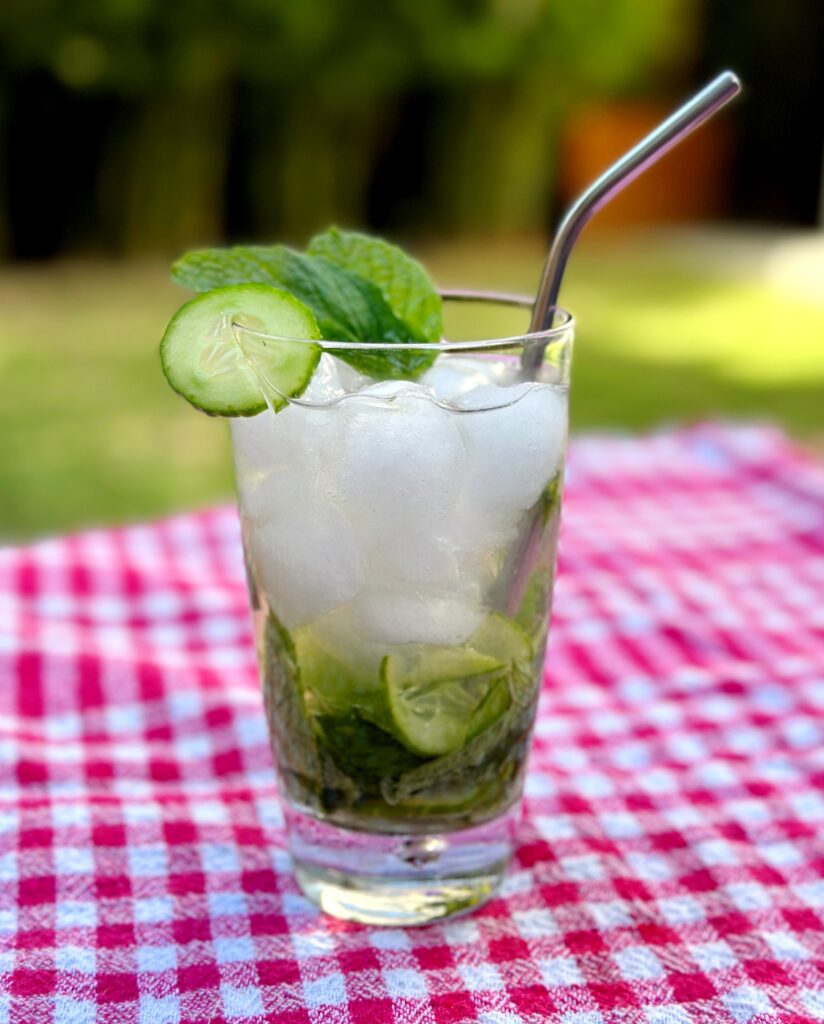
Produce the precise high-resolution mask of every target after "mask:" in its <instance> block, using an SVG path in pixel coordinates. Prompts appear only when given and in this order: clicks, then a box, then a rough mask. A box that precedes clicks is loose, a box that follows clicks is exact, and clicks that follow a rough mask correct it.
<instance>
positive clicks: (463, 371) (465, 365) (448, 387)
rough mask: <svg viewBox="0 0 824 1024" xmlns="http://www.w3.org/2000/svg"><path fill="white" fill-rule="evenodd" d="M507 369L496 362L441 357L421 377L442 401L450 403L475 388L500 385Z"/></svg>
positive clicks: (423, 382)
mask: <svg viewBox="0 0 824 1024" xmlns="http://www.w3.org/2000/svg"><path fill="white" fill-rule="evenodd" d="M504 372H505V368H504V367H503V366H502V364H501V363H500V362H499V361H497V360H491V359H482V358H474V359H473V358H462V357H461V356H444V355H441V356H439V357H438V359H437V360H436V361H435V363H434V364H433V365H432V366H431V367H430V368H429V369H428V370H427V371H426V373H424V374H422V376H421V383H422V384H426V385H428V386H429V387H430V388H432V390H433V391H434V392H435V394H436V396H437V397H438V398H439V399H440V400H441V401H451V400H453V399H455V398H457V397H459V396H460V395H463V394H466V392H467V391H471V390H472V389H473V388H478V387H481V386H482V385H485V384H498V383H500V381H501V377H502V375H503V374H504Z"/></svg>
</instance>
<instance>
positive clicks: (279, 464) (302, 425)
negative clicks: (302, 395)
mask: <svg viewBox="0 0 824 1024" xmlns="http://www.w3.org/2000/svg"><path fill="white" fill-rule="evenodd" d="M337 416H338V408H337V406H328V407H322V406H321V407H318V408H307V407H303V406H299V405H289V406H287V407H286V408H285V409H281V410H280V411H279V412H278V413H273V412H272V411H271V410H269V409H267V410H266V411H265V412H262V413H260V415H258V416H254V417H252V418H248V419H247V418H237V419H233V420H232V446H233V450H234V458H235V476H236V480H237V488H238V494H239V497H240V506H241V509H242V510H243V512H244V514H245V515H246V516H248V517H249V518H250V519H253V520H256V521H261V520H266V519H268V518H271V517H272V516H276V515H280V514H283V513H285V512H286V511H288V510H289V509H290V508H291V509H299V508H303V509H305V510H309V509H311V508H312V506H313V505H314V504H315V503H316V502H317V501H318V500H321V499H322V498H323V497H325V496H326V494H327V493H328V490H329V488H330V487H331V485H332V484H333V480H334V476H335V471H336V462H337V459H336V455H335V452H336V440H335V434H336V426H337Z"/></svg>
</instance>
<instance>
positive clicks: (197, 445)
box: [0, 244, 824, 538]
mask: <svg viewBox="0 0 824 1024" xmlns="http://www.w3.org/2000/svg"><path fill="white" fill-rule="evenodd" d="M424 255H425V258H426V260H427V262H428V264H429V265H430V267H431V268H432V270H433V273H434V274H435V276H436V277H437V279H438V280H439V281H441V282H442V283H444V284H459V283H460V284H470V285H478V286H497V287H501V288H519V289H523V290H526V291H530V290H532V289H534V286H535V283H536V277H537V272H538V269H539V267H540V262H541V251H540V246H539V245H537V244H523V245H518V246H506V247H500V246H499V247H493V248H489V247H485V246H480V245H473V246H460V247H458V246H453V247H450V248H448V249H446V248H444V249H438V250H433V251H431V252H429V253H425V254H424ZM183 297H184V293H183V292H180V291H179V290H177V289H175V288H174V287H173V286H172V285H171V284H169V283H168V275H167V271H166V268H165V267H163V266H162V265H156V266H153V265H152V266H129V265H121V266H117V265H104V264H101V265H95V264H65V265H63V264H59V265H54V266H47V267H38V268H20V269H17V268H9V269H7V270H5V271H3V272H0V308H2V310H3V316H2V320H1V321H0V371H2V387H3V397H2V399H0V537H5V538H20V537H27V536H34V535H38V534H43V533H53V532H59V531H64V530H66V529H70V528H73V527H76V526H79V525H85V524H88V523H109V522H115V521H125V520H132V519H140V518H145V517H149V516H158V515H162V514H164V513H167V512H169V511H171V510H174V509H182V508H191V507H195V506H198V505H204V504H207V503H209V502H213V501H216V500H221V499H225V498H228V497H230V495H231V489H232V480H231V463H230V453H229V445H228V437H227V431H226V426H225V424H224V423H222V422H220V421H216V420H210V419H209V418H208V417H206V416H203V415H199V414H198V413H196V412H195V411H194V410H192V409H190V408H189V407H188V406H187V405H186V403H185V402H183V401H182V400H181V399H179V398H178V397H177V396H175V395H174V394H173V393H172V392H171V391H170V390H169V388H168V387H167V386H166V384H165V382H164V380H163V377H162V374H161V372H160V367H159V362H158V358H157V342H158V340H159V338H160V336H161V334H162V332H163V328H164V326H165V322H166V320H167V319H168V317H169V315H170V314H171V313H172V312H173V311H174V309H175V308H176V307H177V305H178V304H179V303H180V301H181V300H182V299H183ZM564 302H565V304H566V305H568V306H569V307H570V308H571V309H572V310H573V311H574V312H575V313H576V315H577V317H578V319H579V330H578V336H577V343H576V344H577V347H576V357H575V370H574V388H573V402H572V420H573V427H574V429H578V430H580V429H592V428H621V429H631V430H639V429H648V428H651V427H654V426H656V425H658V424H660V423H674V422H680V421H684V420H692V419H696V418H698V417H705V416H723V417H726V418H731V417H738V418H748V419H752V418H758V419H769V420H772V421H775V422H778V423H780V424H782V425H783V426H784V427H786V428H787V429H788V430H790V431H791V432H792V433H794V434H796V435H797V436H799V437H802V438H816V437H818V436H820V435H821V434H822V433H824V402H823V401H822V399H821V396H822V393H824V359H822V358H821V348H820V345H821V341H822V339H824V304H822V305H814V304H812V303H810V302H807V303H804V302H801V301H798V300H793V301H791V302H789V301H786V298H785V297H784V296H782V295H780V294H776V293H775V292H774V291H771V290H770V289H768V288H766V287H765V286H764V285H763V284H762V283H761V282H760V281H753V282H746V281H739V280H736V279H734V278H726V279H724V280H719V279H717V278H716V277H714V276H710V275H709V274H707V275H705V276H700V275H697V274H696V273H695V271H694V270H691V271H688V270H686V269H685V268H684V265H682V264H679V262H678V260H677V259H673V257H672V255H671V253H670V254H669V255H667V254H663V253H657V252H656V251H649V250H647V251H644V250H639V249H637V248H636V249H633V250H627V251H619V250H615V249H598V248H594V247H592V246H589V247H588V248H587V249H586V250H585V251H583V252H582V253H581V255H580V256H577V257H576V260H575V264H574V266H573V268H572V269H571V272H570V275H569V278H568V281H567V284H566V286H565V290H564ZM476 316H477V314H476ZM472 326H473V328H474V329H475V330H477V331H478V332H479V334H486V333H488V329H489V325H488V324H484V323H477V324H475V325H472ZM499 326H500V325H497V324H496V325H495V327H496V329H497V328H498V327H499Z"/></svg>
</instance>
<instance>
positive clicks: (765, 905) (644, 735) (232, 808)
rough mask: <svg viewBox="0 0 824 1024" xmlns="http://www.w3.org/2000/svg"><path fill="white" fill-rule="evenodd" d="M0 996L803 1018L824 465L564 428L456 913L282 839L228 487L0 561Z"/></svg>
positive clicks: (75, 1003) (819, 1004) (272, 1013)
mask: <svg viewBox="0 0 824 1024" xmlns="http://www.w3.org/2000/svg"><path fill="white" fill-rule="evenodd" d="M0 595H1V596H0V601H1V602H2V603H1V604H0V770H1V771H2V785H0V992H2V995H0V1022H6V1021H11V1022H15V1024H16V1022H20V1024H24V1022H25V1024H41V1022H49V1024H51V1022H53V1021H56V1022H59V1024H92V1022H101V1024H131V1022H135V1024H171V1022H176V1024H177V1022H179V1024H217V1022H224V1021H225V1022H230V1024H251V1022H258V1021H264V1020H266V1021H277V1022H279V1024H338V1022H340V1024H344V1022H352V1024H359V1022H364V1024H365V1022H390V1021H393V1022H398V1024H442V1022H444V1024H445V1022H464V1021H465V1022H471V1021H480V1022H485V1024H517V1022H527V1024H533V1022H534V1024H539V1022H541V1024H542V1022H545V1021H558V1022H561V1024H611V1022H622V1024H632V1022H639V1024H640V1022H645V1024H768V1022H779V1021H780V1022H783V1024H796V1022H801V1021H811V1020H815V1019H821V1018H824V934H823V929H824V835H822V832H823V831H824V828H823V826H824V745H823V744H822V738H824V715H822V712H824V602H823V601H822V598H823V597H824V468H822V467H821V466H819V465H817V464H816V463H815V462H813V461H812V460H809V459H807V458H805V457H804V456H802V455H800V454H799V453H798V452H796V451H795V450H793V449H792V448H791V447H790V446H789V445H788V443H787V442H786V441H785V440H784V439H783V438H782V437H781V436H780V435H779V434H777V433H775V432H772V431H770V430H767V429H748V428H747V429H745V428H739V429H734V430H733V429H727V428H720V427H712V426H702V427H698V428H695V429H691V430H687V431H684V432H680V433H679V432H676V433H670V434H662V435H660V436H656V437H654V438H651V439H617V438H611V439H591V440H590V439H586V440H579V441H577V442H576V443H575V444H574V446H573V452H572V457H571V467H570V472H569V480H568V489H567V502H566V506H565V512H564V527H563V534H562V550H561V566H560V576H559V581H558V586H557V599H556V610H555V621H554V624H553V631H552V638H551V643H550V648H549V655H548V661H547V671H546V679H545V684H544V689H543V696H542V702H541V706H540V713H539V720H538V724H537V730H536V740H535V745H534V749H533V752H532V756H531V760H530V770H529V778H528V783H527V788H526V793H527V799H526V814H525V819H524V823H523V827H522V829H521V835H520V845H519V848H518V850H517V853H516V856H515V858H514V861H513V864H512V867H511V870H510V871H509V874H508V876H507V879H506V883H505V885H504V888H503V891H502V893H501V895H500V897H499V898H497V899H495V900H493V901H492V902H491V903H489V904H488V905H487V906H486V907H485V908H483V909H482V910H480V911H477V912H475V913H474V914H472V915H470V916H468V917H465V918H463V919H458V920H455V921H454V922H452V923H446V924H441V925H434V926H430V927H427V928H421V929H409V930H400V929H389V930H381V929H377V928H366V927H361V926H358V925H355V924H349V923H344V922H341V921H336V920H333V919H330V918H326V917H324V916H322V915H320V914H319V913H318V912H317V911H316V910H315V909H314V908H313V907H312V905H310V904H309V903H308V901H307V900H306V899H305V898H304V897H303V896H302V895H301V893H300V892H299V890H298V887H297V885H296V883H295V880H294V877H293V875H292V874H291V872H290V866H289V859H288V857H287V855H286V854H285V852H284V837H283V828H282V818H281V814H280V812H279V809H278V804H277V799H276V787H275V780H274V775H273V772H272V764H271V758H270V753H269V749H268V746H267V737H266V732H265V727H264V718H263V714H262V710H261V698H260V694H259V691H258V685H257V680H256V674H255V668H254V664H253V654H252V644H251V636H250V629H249V621H248V613H247V604H246V594H245V590H244V581H243V575H242V569H241V559H240V549H239V538H238V527H237V521H236V517H235V514H234V512H233V510H231V509H219V510H216V511H208V512H203V513H198V514H194V515H186V516H181V517H177V518H174V519H170V520H167V521H165V522H161V523H158V524H156V525H148V526H136V527H131V528H126V529H117V530H106V531H94V532H89V533H84V534H82V535H79V536H74V537H69V538H66V539H58V540H48V541H45V542H43V543H39V544H35V545H33V546H30V547H27V548H21V549H16V550H15V549H9V550H5V551H3V552H2V554H0Z"/></svg>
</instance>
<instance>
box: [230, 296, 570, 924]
mask: <svg viewBox="0 0 824 1024" xmlns="http://www.w3.org/2000/svg"><path fill="white" fill-rule="evenodd" d="M445 297H446V298H449V299H455V300H457V299H460V298H462V299H464V300H465V299H467V298H471V299H472V300H473V302H475V303H479V302H480V303H481V305H480V306H479V307H477V308H478V309H479V310H480V317H481V318H482V320H483V322H484V323H494V322H496V319H495V318H496V317H500V315H501V313H502V311H503V306H504V304H505V303H507V302H508V303H510V304H512V303H513V302H515V301H516V300H515V299H508V298H507V297H490V296H487V297H484V298H479V296H477V295H470V293H451V294H450V295H448V296H445ZM510 314H511V309H510ZM476 320H477V317H476ZM235 331H236V337H237V340H238V344H239V345H240V346H241V348H242V349H243V350H244V352H246V353H247V355H248V356H249V358H250V360H251V361H252V362H253V364H254V352H255V351H256V348H258V347H259V346H261V345H263V346H266V345H270V344H275V343H277V344H278V345H281V346H282V345H283V344H290V345H291V344H294V345H315V346H317V347H318V352H319V361H318V364H317V368H316V370H315V372H314V375H313V377H312V380H311V382H310V384H309V387H308V388H307V390H306V391H305V392H304V393H303V394H302V395H301V396H300V397H299V398H293V399H285V398H284V396H282V395H278V394H277V393H276V392H275V391H274V390H273V389H272V388H271V386H270V385H269V384H267V382H266V381H265V379H263V378H261V383H262V386H263V387H264V390H266V391H267V392H268V399H269V402H270V408H269V409H267V410H266V411H265V412H263V413H261V414H260V415H258V416H255V417H252V418H249V419H235V420H233V421H232V440H233V448H234V456H235V468H236V477H237V488H238V496H239V504H240V514H241V520H242V527H243V542H244V550H245V556H246V563H247V568H248V577H249V589H250V594H251V603H252V610H253V617H254V624H255V637H256V643H257V649H258V657H259V661H260V671H261V678H262V685H263V694H264V700H265V707H266V714H267V718H268V722H269V726H270V730H271V737H272V745H273V750H274V755H275V761H276V764H277V768H278V777H279V784H280V791H281V797H282V801H283V805H284V811H285V817H286V823H287V829H288V837H289V846H290V851H291V854H292V857H293V860H294V866H295V871H296V874H297V878H298V880H299V882H300V885H301V886H302V888H303V890H304V891H305V892H306V894H307V895H308V896H309V897H310V898H311V899H313V900H315V901H316V902H317V903H318V904H319V905H320V906H321V907H322V908H323V909H324V910H326V911H327V912H329V913H331V914H335V915H337V916H339V917H344V918H349V919H353V920H357V921H362V922H367V923H371V924H376V923H377V924H390V925H396V926H397V925H411V924H422V923H425V922H427V921H431V920H434V919H437V918H440V917H444V916H447V915H450V914H454V913H457V912H459V911H463V910H466V909H468V908H470V907H473V906H476V905H478V904H479V903H481V902H483V901H484V900H485V899H487V898H488V897H489V896H490V895H491V894H492V893H493V892H494V891H495V889H496V887H497V886H498V884H499V883H500V881H501V878H502V876H503V872H504V870H505V867H506V863H507V860H508V858H509V856H510V853H511V850H512V844H513V831H514V828H515V825H516V822H517V817H518V811H519V802H520V796H521V790H522V783H523V776H524V765H525V759H526V755H527V751H528V748H529V743H530V734H531V729H532V723H533V718H534V714H535V705H536V701H537V697H538V691H539V686H540V679H541V672H542V666H543V660H544V650H545V646H546V636H547V625H548V620H549V612H550V605H551V600H552V587H553V577H554V571H555V550H556V542H557V536H558V523H559V512H560V501H561V490H562V479H563V466H564V456H565V449H566V439H567V395H568V385H569V371H570V359H571V353H572V335H573V322H572V318H571V317H570V316H569V314H567V313H565V312H563V311H560V310H559V311H557V312H556V314H555V319H554V326H553V327H552V328H551V329H550V330H547V331H543V332H540V333H538V334H522V335H515V336H512V337H502V338H494V339H492V340H485V341H461V340H455V341H452V340H450V341H443V342H441V343H440V344H432V345H415V346H397V345H394V346H393V345H387V344H382V343H376V344H373V345H364V344H352V343H345V342H330V341H323V342H314V341H304V340H301V339H282V338H271V337H266V336H264V335H261V334H259V333H257V332H255V331H254V330H251V329H249V328H244V327H239V326H237V325H236V327H235ZM530 347H535V348H537V350H538V351H539V352H540V353H541V359H540V362H539V366H538V369H537V370H535V371H531V372H530V374H529V375H528V376H526V377H525V374H524V371H523V369H522V364H523V363H524V362H525V363H526V365H532V364H531V363H530V362H529V361H528V360H527V361H524V360H523V355H524V352H525V350H527V349H529V348H530ZM401 348H402V349H403V352H402V358H401V362H400V363H398V364H397V365H395V364H393V366H394V369H393V371H392V372H394V373H395V374H396V375H397V376H398V377H401V378H403V376H404V375H406V376H407V377H410V378H413V379H393V380H381V381H378V382H376V381H375V380H374V379H372V377H371V376H370V375H369V372H368V371H369V370H370V369H372V363H370V359H373V357H374V355H375V353H378V354H379V356H380V357H383V356H384V355H387V356H389V357H395V356H397V355H398V353H399V351H400V350H401ZM383 366H384V369H383V371H382V372H384V373H385V366H386V363H385V362H384V364H383ZM275 409H277V410H278V411H277V412H275Z"/></svg>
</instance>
